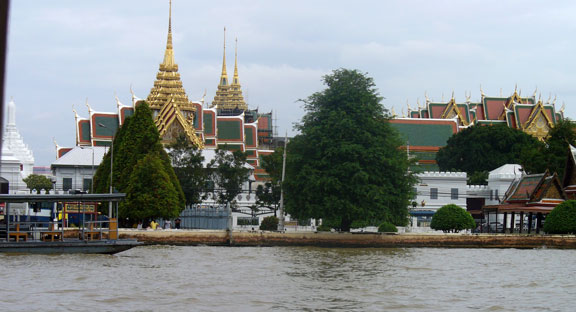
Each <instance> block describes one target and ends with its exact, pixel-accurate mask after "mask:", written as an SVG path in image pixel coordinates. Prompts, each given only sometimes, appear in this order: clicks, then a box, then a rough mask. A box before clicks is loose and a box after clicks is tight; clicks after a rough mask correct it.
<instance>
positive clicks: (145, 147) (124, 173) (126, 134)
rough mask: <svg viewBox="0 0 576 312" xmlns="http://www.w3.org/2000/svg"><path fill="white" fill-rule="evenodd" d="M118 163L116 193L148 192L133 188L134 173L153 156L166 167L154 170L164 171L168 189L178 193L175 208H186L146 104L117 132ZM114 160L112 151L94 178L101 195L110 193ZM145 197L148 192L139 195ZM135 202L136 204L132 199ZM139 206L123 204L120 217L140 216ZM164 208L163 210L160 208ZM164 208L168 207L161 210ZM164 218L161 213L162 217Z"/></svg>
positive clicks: (180, 189)
mask: <svg viewBox="0 0 576 312" xmlns="http://www.w3.org/2000/svg"><path fill="white" fill-rule="evenodd" d="M113 154H114V161H113V179H112V185H113V187H114V189H115V190H117V191H119V192H124V193H127V196H134V195H135V194H130V193H129V191H130V190H131V191H132V192H133V191H134V190H138V192H144V191H145V190H144V189H140V188H135V187H131V188H130V183H131V182H130V181H132V174H133V173H134V172H135V171H137V170H138V168H137V166H138V164H141V163H140V160H142V159H144V158H146V156H147V155H149V154H152V155H154V157H156V158H157V160H158V161H160V163H161V164H162V166H161V167H154V168H155V169H160V168H161V169H162V171H163V172H164V173H165V174H166V176H168V178H169V179H168V180H167V183H168V184H167V187H171V188H173V189H174V191H175V192H176V194H177V199H178V201H177V205H176V206H175V207H173V209H175V210H177V211H178V212H179V211H181V209H182V208H183V207H184V204H185V198H184V193H183V192H182V188H181V187H180V183H179V182H178V179H177V177H176V174H175V173H174V169H173V168H172V165H171V162H170V158H169V157H168V154H167V153H166V151H165V150H164V148H163V147H162V144H161V143H160V135H159V134H158V129H157V128H156V126H155V125H154V120H153V118H152V111H151V110H150V108H149V107H148V105H147V104H146V103H145V102H142V103H140V104H139V105H138V106H137V108H136V110H135V112H134V115H133V116H132V117H129V118H127V119H126V120H125V122H124V124H123V126H122V127H121V128H120V129H119V130H118V131H117V133H116V135H115V138H114V148H113ZM110 157H111V152H108V153H107V154H106V155H105V156H104V158H103V160H102V163H101V164H100V166H98V170H97V171H96V174H95V176H94V183H95V185H94V186H95V187H94V189H95V190H96V191H97V192H102V193H107V192H108V189H109V186H110V175H109V174H110ZM139 194H140V195H144V194H145V192H144V193H139ZM131 202H134V200H132V201H131ZM139 209H140V207H139V206H134V205H130V204H129V201H126V202H123V203H121V204H120V209H119V213H120V217H121V218H126V217H128V216H134V215H137V213H136V212H135V211H137V210H139ZM159 209H160V208H159ZM161 209H164V208H161ZM160 216H161V215H160V214H159V215H158V217H160Z"/></svg>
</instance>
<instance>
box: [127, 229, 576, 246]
mask: <svg viewBox="0 0 576 312" xmlns="http://www.w3.org/2000/svg"><path fill="white" fill-rule="evenodd" d="M120 238H131V239H137V240H139V241H141V242H144V243H146V244H172V245H211V246H319V247H382V248H399V247H435V248H562V249H576V236H574V235H569V236H568V235H566V236H560V235H554V236H545V235H502V234H500V235H499V234H496V235H490V234H479V235H476V234H472V235H470V234H468V235H467V234H399V235H386V234H364V233H363V234H352V233H328V232H319V233H312V232H288V233H276V232H233V233H232V234H231V236H230V235H229V234H228V233H227V232H226V231H203V230H165V231H136V230H122V229H120Z"/></svg>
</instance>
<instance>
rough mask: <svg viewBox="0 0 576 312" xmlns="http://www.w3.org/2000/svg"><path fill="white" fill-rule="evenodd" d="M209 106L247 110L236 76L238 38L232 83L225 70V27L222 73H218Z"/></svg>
mask: <svg viewBox="0 0 576 312" xmlns="http://www.w3.org/2000/svg"><path fill="white" fill-rule="evenodd" d="M211 107H214V108H217V109H224V110H241V111H245V110H248V105H246V102H245V101H244V96H243V95H242V86H241V85H240V79H239V78H238V39H236V49H235V51H234V77H233V78H232V83H231V84H229V80H228V73H227V72H226V28H224V56H223V58H222V73H221V74H220V83H219V84H218V89H217V90H216V95H215V96H214V100H213V101H212V106H211Z"/></svg>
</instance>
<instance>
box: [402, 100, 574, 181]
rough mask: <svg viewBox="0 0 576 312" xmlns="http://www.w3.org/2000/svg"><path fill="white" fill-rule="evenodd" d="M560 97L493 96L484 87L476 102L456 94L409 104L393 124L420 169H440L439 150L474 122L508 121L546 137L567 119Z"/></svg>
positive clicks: (535, 135)
mask: <svg viewBox="0 0 576 312" xmlns="http://www.w3.org/2000/svg"><path fill="white" fill-rule="evenodd" d="M555 103H556V99H553V100H552V99H548V100H547V101H546V102H544V101H542V99H540V98H538V99H537V98H536V93H534V94H533V95H532V96H529V97H522V96H521V95H520V92H518V91H517V90H514V93H512V95H511V96H508V97H505V96H500V97H489V96H486V95H485V94H484V92H482V90H481V100H480V102H478V103H474V102H472V101H471V100H470V96H467V98H466V101H464V102H463V103H458V102H456V100H455V99H454V95H452V98H451V99H450V100H448V101H447V102H444V101H440V102H436V101H432V100H430V99H429V98H428V97H426V103H425V104H424V106H423V107H420V104H418V107H417V108H415V109H412V108H411V107H410V106H409V105H408V107H407V114H403V115H402V116H397V115H396V114H395V113H392V114H393V117H394V118H393V119H392V120H391V124H392V126H393V127H394V128H395V129H396V130H398V132H400V135H401V137H402V139H403V141H404V143H405V146H404V147H403V148H405V149H406V150H408V151H409V152H410V155H411V156H412V157H415V158H416V159H418V160H419V162H418V167H419V168H420V169H419V170H431V171H436V170H438V165H437V163H436V153H437V152H438V150H439V149H440V148H441V147H444V146H445V145H446V142H447V141H448V138H450V136H452V135H453V134H455V133H458V132H459V131H460V130H462V129H465V128H467V127H470V126H472V125H497V124H501V125H505V126H508V127H510V128H514V129H519V130H522V131H524V132H526V133H528V134H530V135H532V136H534V137H536V138H538V139H539V140H544V138H546V136H547V135H548V132H549V131H550V129H552V127H554V125H555V124H556V123H557V122H558V121H560V120H563V119H564V107H562V108H561V109H560V110H556V105H555Z"/></svg>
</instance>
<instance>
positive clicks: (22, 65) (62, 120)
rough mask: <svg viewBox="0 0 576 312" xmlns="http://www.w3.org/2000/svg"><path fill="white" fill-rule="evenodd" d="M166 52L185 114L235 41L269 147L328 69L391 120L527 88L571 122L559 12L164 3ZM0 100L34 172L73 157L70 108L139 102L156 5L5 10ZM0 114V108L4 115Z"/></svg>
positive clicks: (533, 7)
mask: <svg viewBox="0 0 576 312" xmlns="http://www.w3.org/2000/svg"><path fill="white" fill-rule="evenodd" d="M172 7H173V11H172V31H173V34H174V51H175V58H176V62H177V63H178V65H179V71H180V74H181V78H182V82H183V84H184V88H185V89H186V91H187V94H188V97H189V98H190V99H191V100H199V99H200V98H201V97H202V94H203V93H204V90H207V97H206V98H207V100H208V101H209V102H211V101H212V99H213V97H214V92H215V90H216V86H217V84H218V80H219V75H220V71H221V66H222V45H223V43H222V40H223V28H224V27H226V28H227V42H228V44H227V54H226V56H227V63H228V73H229V74H230V75H231V74H232V73H233V66H234V38H236V37H237V38H238V62H239V74H240V83H241V84H242V87H243V91H244V97H245V98H246V99H247V102H248V105H249V107H251V108H259V109H260V111H263V112H266V111H270V110H273V111H274V112H275V113H276V116H277V118H278V120H277V125H278V128H277V130H278V133H279V134H280V135H283V134H284V133H285V132H286V131H288V134H289V135H293V134H294V131H293V129H292V126H293V124H294V123H295V122H298V121H299V120H300V118H301V117H302V116H303V114H304V111H303V109H302V105H301V103H299V102H298V101H297V100H298V99H302V98H306V97H308V96H309V95H311V94H312V93H313V92H315V91H319V90H321V89H322V88H323V87H324V86H323V85H322V82H321V77H322V76H323V75H325V74H327V73H330V72H331V71H332V70H334V69H337V68H341V67H343V68H350V69H359V70H360V71H362V72H366V73H368V75H369V76H371V77H373V78H374V80H375V82H376V85H377V87H378V89H379V91H380V94H381V95H382V96H384V97H385V98H386V99H385V100H384V101H383V104H384V106H385V107H387V108H390V107H391V106H394V108H395V111H396V113H398V114H400V113H401V111H402V109H404V110H405V107H406V101H409V103H410V105H411V106H412V107H414V106H416V101H417V99H418V98H419V100H420V103H421V104H423V102H424V93H425V92H427V93H428V95H429V97H430V98H432V99H434V100H436V101H439V100H441V99H442V95H444V98H445V100H447V99H448V98H449V97H450V95H451V94H452V91H454V92H455V96H456V100H457V101H464V100H465V93H466V92H471V93H472V100H479V99H480V85H482V89H483V90H484V92H485V93H486V94H487V95H493V96H498V95H500V92H501V90H502V92H503V94H504V95H510V94H511V93H512V92H513V91H514V86H515V85H516V84H517V85H518V88H519V89H520V90H521V91H522V95H529V94H530V95H531V94H533V92H534V90H535V88H536V87H537V88H538V90H539V93H540V92H541V93H542V98H543V99H544V100H546V99H548V97H549V96H550V94H552V97H554V96H555V95H556V96H557V98H558V100H557V109H559V108H560V106H561V105H562V102H565V103H566V116H568V117H570V118H573V116H574V115H575V113H576V106H575V105H574V103H576V88H575V86H576V68H575V67H576V66H575V64H576V63H575V60H574V59H575V57H576V43H575V40H574V34H575V33H576V31H575V30H576V29H575V28H576V18H574V17H575V16H576V2H573V1H553V2H549V1H526V0H522V1H502V0H498V1H488V0H482V1H358V0H357V1H334V0H332V1H296V0H294V1H184V0H174V1H173V4H172ZM10 9H11V11H10V25H9V44H8V60H7V64H8V71H7V81H6V92H5V94H6V99H5V103H7V102H8V100H9V99H10V97H13V98H14V101H15V103H16V107H17V116H16V121H17V126H18V128H19V130H20V133H21V134H22V135H23V138H24V141H25V142H26V143H27V144H28V145H29V146H30V148H31V149H32V150H33V152H34V156H35V158H36V165H50V163H51V162H52V161H54V159H55V149H54V144H53V138H54V139H55V140H56V142H57V143H58V144H59V145H60V146H70V147H71V146H73V145H74V144H75V138H74V135H75V128H74V114H73V112H72V105H75V107H76V109H77V111H78V113H79V115H80V116H82V117H88V111H87V108H86V106H85V105H84V103H85V101H86V99H88V102H89V104H90V105H91V106H92V108H93V109H94V110H95V111H114V110H115V108H116V104H115V100H114V94H115V93H117V95H118V97H119V98H120V100H121V101H122V102H123V103H124V104H128V103H129V102H130V85H132V86H133V89H134V91H135V93H136V95H137V96H138V97H140V98H146V96H147V95H148V92H149V91H150V89H151V87H152V85H153V82H154V80H155V77H156V73H157V71H158V65H159V63H160V62H161V61H162V59H163V55H164V50H165V47H166V35H167V28H168V0H122V1H117V0H116V1H114V0H98V1H95V0H93V1H77V0H69V1H64V0H51V1H45V0H16V1H12V2H11V8H10ZM5 107H6V106H5Z"/></svg>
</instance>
